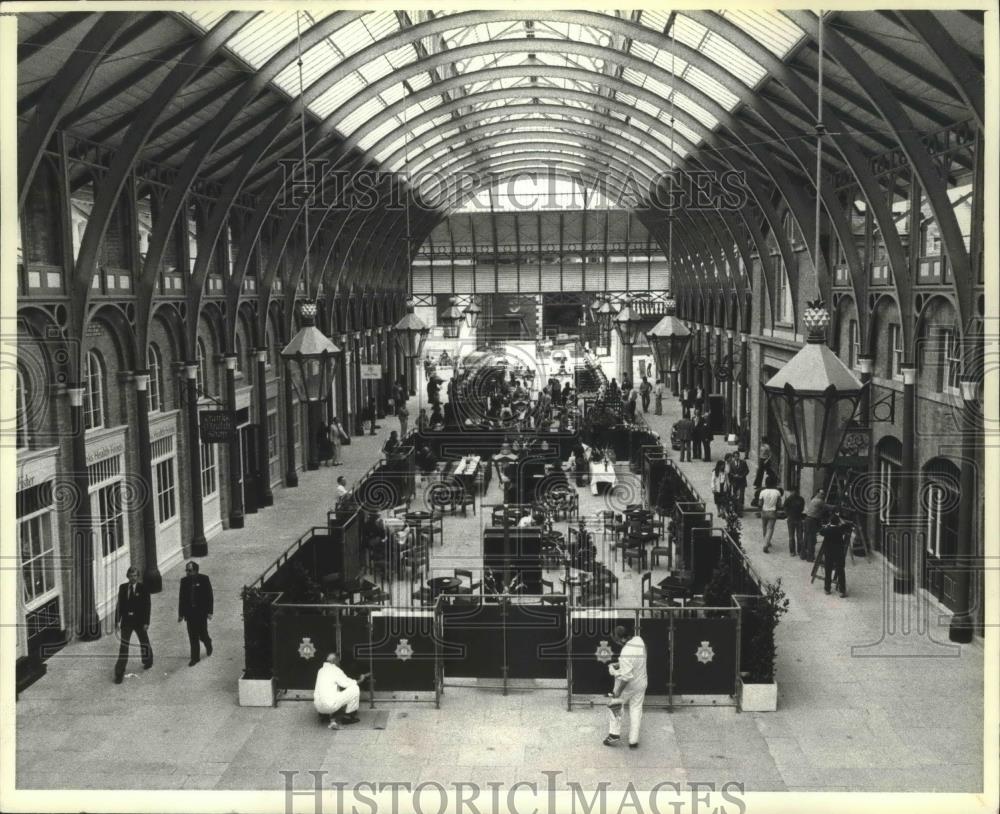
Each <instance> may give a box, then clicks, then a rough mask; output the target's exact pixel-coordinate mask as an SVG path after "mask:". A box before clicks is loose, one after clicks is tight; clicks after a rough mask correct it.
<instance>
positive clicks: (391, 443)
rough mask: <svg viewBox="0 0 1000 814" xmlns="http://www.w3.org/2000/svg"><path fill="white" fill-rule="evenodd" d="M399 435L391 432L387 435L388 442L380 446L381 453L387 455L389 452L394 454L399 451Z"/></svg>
mask: <svg viewBox="0 0 1000 814" xmlns="http://www.w3.org/2000/svg"><path fill="white" fill-rule="evenodd" d="M399 446H400V444H399V433H398V432H397V431H396V430H393V431H392V432H390V433H389V440H388V441H386V442H385V443H384V444H383V445H382V452H384V453H385V454H387V455H388V454H389V453H390V452H395V451H396V450H397V449H399Z"/></svg>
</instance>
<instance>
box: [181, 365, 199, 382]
mask: <svg viewBox="0 0 1000 814" xmlns="http://www.w3.org/2000/svg"><path fill="white" fill-rule="evenodd" d="M184 378H185V379H197V378H198V363H197V362H188V363H187V364H185V365H184Z"/></svg>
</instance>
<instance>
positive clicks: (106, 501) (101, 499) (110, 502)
mask: <svg viewBox="0 0 1000 814" xmlns="http://www.w3.org/2000/svg"><path fill="white" fill-rule="evenodd" d="M122 509H123V507H122V492H121V481H114V482H113V483H109V484H108V485H107V486H102V487H101V488H100V489H98V490H97V517H95V518H94V528H95V530H96V531H97V536H98V537H99V538H100V540H101V554H102V555H103V556H104V557H110V556H111V555H112V554H114V553H115V552H116V551H118V550H119V549H120V548H122V547H123V546H124V545H125V524H124V520H123V511H122Z"/></svg>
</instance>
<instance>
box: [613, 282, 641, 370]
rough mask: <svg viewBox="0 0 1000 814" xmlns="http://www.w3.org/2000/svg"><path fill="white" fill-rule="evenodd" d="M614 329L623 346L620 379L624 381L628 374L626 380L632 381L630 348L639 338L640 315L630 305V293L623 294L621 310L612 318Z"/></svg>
mask: <svg viewBox="0 0 1000 814" xmlns="http://www.w3.org/2000/svg"><path fill="white" fill-rule="evenodd" d="M613 322H614V326H615V330H616V331H617V332H618V338H619V339H620V340H621V343H622V347H623V348H624V353H623V359H622V367H623V368H624V372H623V375H622V381H623V382H624V381H625V376H628V381H630V382H631V381H632V348H633V347H634V346H635V343H636V342H637V341H638V339H639V326H640V324H641V322H642V317H640V316H639V314H638V312H637V311H636V310H635V309H634V308H633V307H632V295H631V294H626V295H625V302H624V303H623V304H622V310H621V311H619V312H618V314H617V315H616V316H615V317H614V319H613Z"/></svg>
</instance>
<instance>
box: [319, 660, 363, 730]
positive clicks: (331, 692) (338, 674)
mask: <svg viewBox="0 0 1000 814" xmlns="http://www.w3.org/2000/svg"><path fill="white" fill-rule="evenodd" d="M366 678H368V674H367V673H362V674H361V676H360V677H359V678H358V680H357V681H355V680H354V679H353V678H351V677H350V676H348V675H347V674H346V673H345V672H344V671H343V670H341V669H340V656H339V655H338V654H337V653H330V654H329V655H328V656H327V657H326V661H325V662H324V663H323V664H322V666H321V667H320V668H319V672H318V673H317V674H316V689H315V690H314V691H313V704H314V705H315V707H316V711H317V712H318V713H319V714H320V715H321V716H322V717H324V718H329V719H330V724H329V728H330V729H340V727H341V724H356V723H357V722H358V720H359V719H358V705H359V702H360V700H361V690H360V689H359V688H358V684H359V683H360V682H362V681H364V680H365V679H366ZM341 710H343V711H344V712H343V714H342V715H340V716H339V721H338V720H337V718H336V717H334V716H337V713H339V712H340V711H341Z"/></svg>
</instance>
